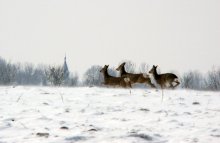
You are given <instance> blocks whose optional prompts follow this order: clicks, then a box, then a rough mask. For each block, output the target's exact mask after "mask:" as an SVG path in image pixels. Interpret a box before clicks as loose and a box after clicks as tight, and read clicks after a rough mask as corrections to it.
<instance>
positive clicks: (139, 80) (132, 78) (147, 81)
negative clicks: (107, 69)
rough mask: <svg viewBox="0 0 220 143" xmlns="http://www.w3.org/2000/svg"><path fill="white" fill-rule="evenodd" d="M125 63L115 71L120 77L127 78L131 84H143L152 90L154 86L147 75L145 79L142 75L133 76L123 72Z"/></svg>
mask: <svg viewBox="0 0 220 143" xmlns="http://www.w3.org/2000/svg"><path fill="white" fill-rule="evenodd" d="M125 64H126V63H125V62H124V63H122V64H121V65H120V66H119V67H118V68H117V69H116V70H117V71H119V72H120V76H121V77H128V78H130V81H131V84H135V83H145V84H146V85H150V86H151V87H152V88H154V87H155V86H154V84H152V83H151V80H150V78H149V75H146V77H145V76H144V75H143V74H133V73H128V72H126V71H125Z"/></svg>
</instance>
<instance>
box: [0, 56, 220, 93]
mask: <svg viewBox="0 0 220 143" xmlns="http://www.w3.org/2000/svg"><path fill="white" fill-rule="evenodd" d="M123 62H126V65H125V70H126V72H128V73H143V74H148V72H149V70H150V69H149V67H151V66H149V65H148V64H146V63H141V64H140V66H137V65H136V64H135V63H133V62H132V61H128V60H126V61H122V62H120V63H119V64H118V65H113V66H112V65H110V66H109V68H108V73H109V75H111V76H115V77H119V76H120V73H119V72H117V71H116V68H117V66H119V65H120V64H122V63H123ZM103 66H104V65H92V66H91V67H89V68H88V69H87V70H86V72H85V73H84V74H83V76H82V81H81V82H80V80H79V76H78V74H77V73H75V74H73V73H69V76H68V79H66V80H64V73H63V72H64V71H63V66H62V65H61V66H49V65H38V66H34V65H33V64H30V63H26V64H21V63H11V62H8V61H6V60H4V59H3V58H1V57H0V85H43V86H44V85H45V86H48V85H56V86H78V85H82V86H103V84H102V83H103V81H104V77H103V74H102V73H100V70H101V69H102V67H103ZM114 66H115V67H114ZM158 71H159V72H160V69H158ZM179 77H180V85H181V86H180V88H183V89H195V90H212V91H219V90H220V68H218V69H216V68H212V69H211V70H209V71H208V72H207V73H206V74H201V73H200V72H198V71H189V72H186V73H184V74H183V75H182V76H179Z"/></svg>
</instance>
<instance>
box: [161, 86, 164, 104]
mask: <svg viewBox="0 0 220 143" xmlns="http://www.w3.org/2000/svg"><path fill="white" fill-rule="evenodd" d="M163 89H164V88H163V85H161V90H162V99H161V102H163Z"/></svg>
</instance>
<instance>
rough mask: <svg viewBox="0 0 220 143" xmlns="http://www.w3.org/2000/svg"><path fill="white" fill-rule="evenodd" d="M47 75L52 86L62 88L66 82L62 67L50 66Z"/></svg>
mask: <svg viewBox="0 0 220 143" xmlns="http://www.w3.org/2000/svg"><path fill="white" fill-rule="evenodd" d="M46 75H47V78H48V80H49V81H50V83H51V84H52V85H55V86H60V85H61V84H62V83H63V81H64V73H63V67H62V66H52V67H51V66H49V67H48V70H47V71H46Z"/></svg>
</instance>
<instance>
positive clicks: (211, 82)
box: [206, 67, 220, 90]
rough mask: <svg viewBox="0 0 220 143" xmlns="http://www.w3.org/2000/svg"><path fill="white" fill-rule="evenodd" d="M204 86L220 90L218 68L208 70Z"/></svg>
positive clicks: (219, 72) (219, 71)
mask: <svg viewBox="0 0 220 143" xmlns="http://www.w3.org/2000/svg"><path fill="white" fill-rule="evenodd" d="M206 88H207V89H208V90H220V69H219V70H215V68H214V67H213V69H212V70H211V71H209V72H208V75H207V78H206Z"/></svg>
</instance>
